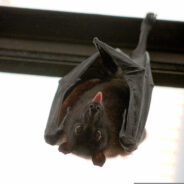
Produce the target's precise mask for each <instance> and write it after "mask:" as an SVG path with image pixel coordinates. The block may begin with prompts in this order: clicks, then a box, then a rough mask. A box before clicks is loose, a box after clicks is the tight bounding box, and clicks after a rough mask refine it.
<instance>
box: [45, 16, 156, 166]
mask: <svg viewBox="0 0 184 184" xmlns="http://www.w3.org/2000/svg"><path fill="white" fill-rule="evenodd" d="M155 20H156V16H155V15H154V14H153V13H148V14H147V15H146V18H145V19H144V20H143V22H142V24H141V33H140V37H139V42H138V45H137V47H136V49H135V50H133V52H132V54H131V56H128V55H127V54H125V53H124V52H122V51H121V50H120V49H114V48H112V47H110V46H109V45H107V44H105V43H103V42H102V41H100V40H98V38H94V40H93V42H94V44H95V46H96V48H97V49H98V52H97V53H95V54H94V55H92V56H91V57H89V58H88V59H87V60H85V61H83V62H82V63H81V64H79V65H78V66H77V67H76V68H74V69H73V70H72V71H71V72H70V73H68V74H67V75H66V76H64V77H63V78H62V79H61V80H60V81H59V87H58V89H57V92H56V95H55V98H54V101H53V104H52V107H51V111H50V115H49V119H48V123H47V126H46V130H45V140H46V142H47V143H49V144H51V145H56V144H59V151H61V152H63V153H65V154H67V153H76V154H80V155H81V154H82V155H88V156H91V157H92V161H93V163H94V165H99V166H102V165H103V164H104V163H105V160H106V156H107V155H108V153H113V151H115V150H118V151H117V153H118V154H119V153H121V152H123V151H125V152H132V151H134V150H135V149H137V146H138V145H139V143H140V142H141V141H142V140H143V138H144V137H145V123H146V119H147V116H148V111H149V106H150V101H151V94H152V88H153V85H154V84H153V80H152V74H151V69H150V59H149V54H148V52H146V42H147V37H148V34H149V32H150V30H151V28H152V25H153V23H154V22H155ZM115 153H116V151H115Z"/></svg>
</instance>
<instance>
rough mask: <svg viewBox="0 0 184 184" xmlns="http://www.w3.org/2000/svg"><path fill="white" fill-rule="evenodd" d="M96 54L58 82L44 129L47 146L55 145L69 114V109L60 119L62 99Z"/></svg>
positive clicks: (75, 83) (78, 79) (91, 62)
mask: <svg viewBox="0 0 184 184" xmlns="http://www.w3.org/2000/svg"><path fill="white" fill-rule="evenodd" d="M97 57H98V54H97V53H96V54H94V55H92V56H91V57H89V58H88V59H87V60H85V61H83V62H82V63H81V64H79V65H78V66H77V67H75V68H74V69H73V70H72V71H71V72H69V73H68V74H67V75H66V76H64V77H63V78H62V79H61V80H60V81H59V86H58V89H57V91H56V94H55V97H54V101H53V103H52V107H51V111H50V115H49V119H48V122H47V126H46V129H45V135H44V136H45V140H46V142H47V143H49V144H52V145H54V144H56V143H57V141H58V140H59V139H60V137H61V135H62V130H63V126H64V120H65V119H66V117H67V115H68V114H69V109H68V110H67V113H66V115H65V117H64V118H63V119H62V122H61V119H60V114H61V107H62V104H63V101H64V99H65V98H66V96H67V95H68V94H69V93H70V91H71V90H72V89H73V88H74V87H75V86H76V85H77V83H79V82H80V80H81V76H82V75H83V74H84V73H85V72H86V71H87V69H88V68H89V67H90V66H91V65H92V64H93V63H94V61H95V60H96V59H97Z"/></svg>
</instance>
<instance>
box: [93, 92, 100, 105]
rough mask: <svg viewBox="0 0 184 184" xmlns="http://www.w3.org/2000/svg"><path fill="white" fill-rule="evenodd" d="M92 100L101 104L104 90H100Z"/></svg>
mask: <svg viewBox="0 0 184 184" xmlns="http://www.w3.org/2000/svg"><path fill="white" fill-rule="evenodd" d="M92 102H94V103H99V104H101V103H102V92H101V91H99V92H98V93H97V94H96V96H95V97H94V98H93V100H92Z"/></svg>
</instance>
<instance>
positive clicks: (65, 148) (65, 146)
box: [58, 142, 72, 154]
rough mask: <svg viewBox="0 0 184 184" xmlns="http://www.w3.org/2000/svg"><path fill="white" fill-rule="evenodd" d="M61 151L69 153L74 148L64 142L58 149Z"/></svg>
mask: <svg viewBox="0 0 184 184" xmlns="http://www.w3.org/2000/svg"><path fill="white" fill-rule="evenodd" d="M58 150H59V151H60V152H62V153H64V154H68V153H71V151H72V149H71V146H69V145H68V143H66V142H65V143H63V144H61V145H60V146H59V149H58Z"/></svg>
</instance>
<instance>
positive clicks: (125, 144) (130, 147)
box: [120, 136, 137, 152]
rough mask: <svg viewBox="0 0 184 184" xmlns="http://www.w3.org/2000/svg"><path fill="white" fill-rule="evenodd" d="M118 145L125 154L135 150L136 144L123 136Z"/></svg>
mask: <svg viewBox="0 0 184 184" xmlns="http://www.w3.org/2000/svg"><path fill="white" fill-rule="evenodd" d="M120 144H121V146H122V148H123V149H124V150H125V151H126V152H132V151H134V150H136V149H137V144H136V142H135V141H133V140H131V139H130V138H127V137H124V136H123V137H121V138H120Z"/></svg>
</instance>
